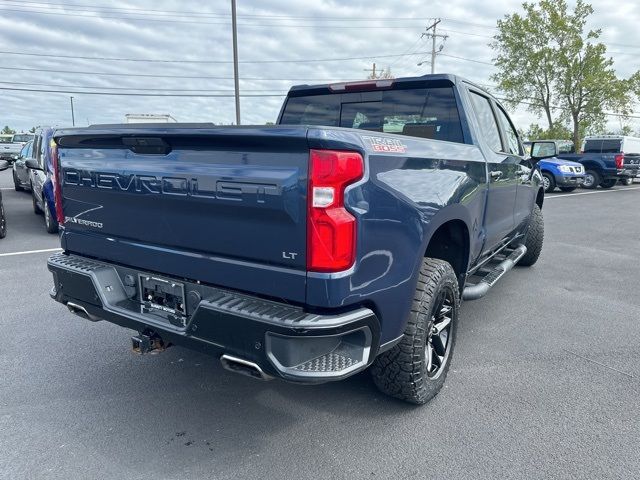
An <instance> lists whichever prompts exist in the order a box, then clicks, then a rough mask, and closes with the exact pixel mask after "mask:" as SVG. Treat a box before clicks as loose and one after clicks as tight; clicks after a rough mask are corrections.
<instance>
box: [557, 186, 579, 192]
mask: <svg viewBox="0 0 640 480" xmlns="http://www.w3.org/2000/svg"><path fill="white" fill-rule="evenodd" d="M576 188H578V187H560V190H562V191H563V192H567V193H569V192H573V191H574V190H575V189H576Z"/></svg>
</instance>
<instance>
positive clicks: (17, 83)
mask: <svg viewBox="0 0 640 480" xmlns="http://www.w3.org/2000/svg"><path fill="white" fill-rule="evenodd" d="M0 84H2V85H27V86H35V87H57V88H97V89H100V90H127V91H132V90H142V91H153V92H207V93H232V92H233V90H230V89H227V90H215V89H214V90H211V89H207V88H156V87H103V86H100V85H60V84H58V83H33V82H5V81H0ZM242 90H243V91H244V92H262V93H264V92H270V93H273V92H274V91H279V90H277V89H274V88H271V89H250V88H249V89H247V88H243V89H242Z"/></svg>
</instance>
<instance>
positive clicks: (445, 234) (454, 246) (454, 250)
mask: <svg viewBox="0 0 640 480" xmlns="http://www.w3.org/2000/svg"><path fill="white" fill-rule="evenodd" d="M470 252H471V236H470V229H469V225H468V222H467V221H465V220H463V219H461V218H460V217H459V216H458V217H455V216H450V215H446V216H443V218H442V219H441V221H439V222H437V223H436V224H435V225H432V228H431V234H430V235H429V238H428V240H427V242H426V245H425V248H424V257H430V258H437V259H440V260H444V261H446V262H448V263H449V264H450V265H451V266H452V267H453V270H454V272H455V273H456V277H457V278H458V283H459V285H460V289H461V291H462V288H464V282H465V279H466V275H467V271H468V269H469V257H470Z"/></svg>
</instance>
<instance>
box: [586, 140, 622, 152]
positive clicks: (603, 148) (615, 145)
mask: <svg viewBox="0 0 640 480" xmlns="http://www.w3.org/2000/svg"><path fill="white" fill-rule="evenodd" d="M621 143H622V141H621V140H619V139H609V140H602V139H600V140H597V139H594V140H585V142H584V153H620V152H621V151H622V146H621Z"/></svg>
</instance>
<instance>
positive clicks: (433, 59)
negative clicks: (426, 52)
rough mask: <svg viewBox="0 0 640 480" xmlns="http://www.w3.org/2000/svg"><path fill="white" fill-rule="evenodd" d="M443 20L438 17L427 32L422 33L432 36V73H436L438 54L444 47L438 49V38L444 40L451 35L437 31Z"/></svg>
mask: <svg viewBox="0 0 640 480" xmlns="http://www.w3.org/2000/svg"><path fill="white" fill-rule="evenodd" d="M441 21H442V20H441V19H439V18H437V19H436V20H435V22H433V23H432V24H431V25H430V26H428V27H427V28H426V30H425V32H424V33H423V34H422V36H423V37H431V73H432V74H433V73H435V71H436V54H437V53H438V52H439V51H440V50H442V47H440V49H439V50H438V51H436V38H442V40H446V39H447V38H448V37H449V35H442V34H438V33H436V26H437V25H438V24H439V23H440V22H441ZM429 30H433V31H432V32H429ZM421 63H422V62H421ZM418 65H420V64H418Z"/></svg>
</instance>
